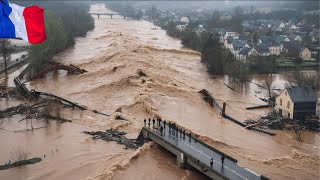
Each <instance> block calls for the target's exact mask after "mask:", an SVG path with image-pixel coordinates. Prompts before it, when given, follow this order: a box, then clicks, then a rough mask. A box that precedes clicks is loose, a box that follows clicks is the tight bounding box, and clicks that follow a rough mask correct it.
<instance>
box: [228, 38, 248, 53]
mask: <svg viewBox="0 0 320 180" xmlns="http://www.w3.org/2000/svg"><path fill="white" fill-rule="evenodd" d="M244 47H249V45H248V44H247V43H246V42H245V41H242V40H234V41H233V42H232V49H233V52H232V53H233V54H236V53H238V52H239V51H240V50H241V49H242V48H244Z"/></svg>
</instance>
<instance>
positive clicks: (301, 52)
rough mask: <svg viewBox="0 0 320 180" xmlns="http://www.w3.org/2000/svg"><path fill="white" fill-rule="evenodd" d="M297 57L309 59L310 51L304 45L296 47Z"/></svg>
mask: <svg viewBox="0 0 320 180" xmlns="http://www.w3.org/2000/svg"><path fill="white" fill-rule="evenodd" d="M297 50H298V52H299V57H300V58H301V59H302V60H310V59H311V51H310V50H309V49H308V48H306V47H299V48H298V49H297Z"/></svg>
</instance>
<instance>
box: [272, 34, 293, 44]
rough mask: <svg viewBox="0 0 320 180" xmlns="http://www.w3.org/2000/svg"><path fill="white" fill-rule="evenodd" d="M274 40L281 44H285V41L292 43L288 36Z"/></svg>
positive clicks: (281, 36)
mask: <svg viewBox="0 0 320 180" xmlns="http://www.w3.org/2000/svg"><path fill="white" fill-rule="evenodd" d="M274 40H275V41H277V42H279V43H283V42H284V41H290V39H289V38H288V36H286V35H278V36H275V37H274Z"/></svg>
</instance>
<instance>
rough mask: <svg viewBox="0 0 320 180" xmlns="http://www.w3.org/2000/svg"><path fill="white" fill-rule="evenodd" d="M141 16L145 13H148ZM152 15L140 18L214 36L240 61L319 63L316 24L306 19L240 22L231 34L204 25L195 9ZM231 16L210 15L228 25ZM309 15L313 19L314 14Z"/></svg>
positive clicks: (228, 31) (203, 17)
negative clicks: (256, 58) (273, 59)
mask: <svg viewBox="0 0 320 180" xmlns="http://www.w3.org/2000/svg"><path fill="white" fill-rule="evenodd" d="M155 10H156V9H153V10H151V11H155ZM234 11H238V12H236V13H238V14H239V15H241V9H240V7H238V9H236V8H235V9H234ZM252 11H254V10H252ZM289 12H290V11H289ZM144 13H147V14H148V11H144ZM243 13H245V12H243ZM252 13H253V12H252ZM271 13H272V12H271ZM283 13H287V12H285V11H284V12H283ZM318 13H319V12H318ZM154 14H157V15H156V16H147V15H144V16H143V17H142V19H145V20H151V21H153V22H154V23H155V24H157V25H160V26H161V27H165V26H168V25H169V23H170V22H171V23H174V24H175V25H176V29H177V30H179V31H185V30H186V29H187V28H191V30H192V31H194V32H196V34H197V35H199V36H200V34H201V33H202V32H211V33H218V34H219V41H220V43H221V44H223V45H224V47H225V48H227V49H228V50H229V51H230V52H231V53H232V54H233V55H234V57H235V58H236V59H238V60H241V61H246V60H247V58H248V57H250V56H253V55H259V56H277V57H279V59H282V60H285V58H287V59H291V60H297V61H299V60H300V61H316V60H317V61H318V60H319V36H320V35H319V32H320V30H319V24H312V22H310V21H308V19H307V18H308V17H302V18H300V19H298V18H289V19H288V17H287V19H288V20H283V19H281V18H279V19H260V18H257V19H254V20H243V21H241V27H240V28H238V30H239V31H235V29H236V28H234V27H231V28H228V27H226V28H225V27H223V26H221V27H217V26H215V27H211V26H210V25H208V24H205V21H207V20H206V17H205V14H206V13H203V12H202V11H201V10H195V11H193V12H192V15H188V16H183V14H182V13H179V12H178V13H177V12H171V11H169V10H161V9H159V10H157V11H156V13H154ZM247 14H248V12H247ZM234 15H235V14H233V15H232V14H231V13H230V12H228V11H225V12H214V13H213V15H212V16H217V17H215V18H216V19H217V20H219V21H225V22H228V21H232V19H233V17H234ZM313 15H314V16H316V14H315V13H314V14H313ZM282 16H283V15H282ZM155 17H156V18H155ZM310 23H311V24H310ZM280 57H281V58H280Z"/></svg>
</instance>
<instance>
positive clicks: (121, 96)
mask: <svg viewBox="0 0 320 180" xmlns="http://www.w3.org/2000/svg"><path fill="white" fill-rule="evenodd" d="M91 11H92V12H99V11H100V12H105V11H107V9H105V8H104V7H103V5H93V6H92V8H91ZM54 60H55V61H57V62H60V63H65V64H69V63H72V64H75V65H77V66H80V68H83V69H86V70H87V71H88V72H87V73H85V74H82V75H78V76H75V75H73V76H65V73H63V72H61V73H60V74H58V75H57V76H51V75H48V77H47V78H45V79H38V80H35V81H32V82H29V83H28V87H29V88H30V89H36V90H39V91H44V92H48V93H52V94H55V95H58V96H61V97H64V98H67V99H69V100H72V101H74V102H77V103H79V104H81V105H85V106H87V107H89V108H90V109H96V110H98V111H101V112H103V113H106V114H110V115H111V116H110V117H105V116H100V115H96V114H92V113H90V112H86V111H84V112H79V111H76V110H70V109H64V110H62V112H60V113H61V115H62V116H64V117H66V118H68V119H72V121H73V122H72V123H65V124H62V125H54V123H53V124H52V126H50V127H49V128H43V129H39V130H37V131H34V132H20V133H16V132H12V131H14V130H13V129H7V130H8V131H7V130H0V135H1V136H0V137H1V142H5V145H2V146H1V147H0V149H1V152H3V153H1V155H0V161H1V162H5V161H6V160H7V159H8V157H10V151H12V149H13V148H14V147H16V146H17V145H18V144H22V145H24V146H26V147H27V148H28V149H29V151H30V152H32V153H31V156H43V154H47V156H46V158H44V160H43V162H41V163H38V164H35V165H31V166H25V167H22V168H17V169H11V170H6V171H1V172H0V179H26V178H28V179H42V178H44V177H45V178H46V179H134V180H135V179H136V180H138V179H142V178H145V179H205V178H206V177H204V176H202V175H201V174H200V173H198V172H194V171H191V170H182V169H179V168H177V167H176V165H175V158H174V157H172V156H171V155H170V154H169V153H168V152H166V151H165V150H163V149H161V148H160V149H159V148H158V147H157V146H151V145H150V144H147V145H145V146H144V147H143V148H141V149H139V150H137V151H134V150H124V149H123V147H122V146H120V145H116V144H114V143H106V142H102V141H93V140H91V138H90V137H88V136H86V135H84V134H81V132H82V131H84V130H105V129H108V128H119V129H121V130H125V131H128V132H129V134H128V137H131V138H135V137H137V135H138V133H139V131H140V128H141V127H142V125H143V119H144V118H146V117H156V116H159V117H161V118H162V119H165V120H170V121H174V122H176V123H178V124H179V125H180V126H182V127H185V128H187V129H190V130H191V131H193V132H194V133H196V134H198V135H200V138H201V139H203V140H204V141H206V142H207V143H209V144H211V145H212V146H214V147H216V148H217V149H220V150H222V151H224V152H226V153H227V154H229V155H231V156H233V157H234V158H236V159H238V162H239V164H240V165H243V166H245V167H248V168H250V169H252V170H253V171H255V172H257V173H259V174H263V175H265V176H267V177H270V178H272V179H319V177H320V173H319V166H320V164H319V134H317V133H310V132H302V134H301V135H302V139H303V142H302V143H301V142H298V141H297V140H296V137H295V134H294V132H291V131H275V133H276V134H277V135H276V136H274V137H271V136H268V135H265V134H262V133H258V132H254V131H249V130H247V129H244V128H242V127H240V126H238V125H236V124H234V123H232V122H230V121H228V120H225V119H224V118H222V117H221V116H220V114H219V112H218V111H217V110H216V109H213V108H211V107H210V106H209V105H208V104H206V103H205V102H204V101H203V100H202V99H201V96H200V94H199V93H198V91H200V90H201V89H207V90H209V92H211V93H212V95H213V96H214V97H215V98H216V99H217V100H218V102H219V104H222V102H226V103H227V114H229V115H230V116H231V117H235V118H237V119H238V120H242V121H243V120H246V119H250V118H252V119H254V118H258V117H259V116H262V115H264V114H265V113H266V112H268V109H264V110H254V111H247V110H246V109H245V108H246V107H249V106H254V105H261V104H264V102H262V101H261V100H260V99H259V98H258V97H263V95H264V94H263V93H264V91H263V89H261V88H259V87H258V86H257V85H254V84H252V83H246V84H238V85H235V86H237V87H235V86H233V88H234V89H235V90H236V91H233V90H231V89H230V88H228V87H227V86H225V85H224V82H226V83H228V78H227V77H224V76H215V77H212V76H210V75H208V74H207V72H206V69H205V67H204V66H203V65H202V64H201V63H200V54H199V53H198V52H194V51H192V50H189V49H183V48H182V47H181V43H180V41H179V40H176V39H173V38H171V37H168V36H167V35H166V32H165V31H163V30H161V29H160V28H159V27H156V26H154V25H153V24H151V23H149V22H146V21H134V20H127V19H109V17H103V16H100V19H97V18H95V29H94V30H93V31H92V32H90V33H88V35H87V37H85V38H78V39H77V40H76V44H75V47H74V48H70V49H68V50H66V51H64V52H63V53H60V54H58V55H57V56H55V58H54ZM141 72H143V73H144V74H145V75H141V74H142V73H141ZM272 78H273V87H274V88H282V87H283V86H284V83H285V81H286V79H288V78H287V77H286V76H284V75H273V77H272ZM266 79H268V76H267V75H255V76H252V77H251V81H252V82H254V83H258V84H262V81H263V80H266ZM260 91H261V92H260ZM0 103H1V107H4V106H8V104H7V105H5V101H1V102H0ZM12 103H13V102H12ZM116 111H121V112H122V113H123V114H124V115H125V116H126V117H127V118H128V119H129V121H116V120H114V116H113V115H115V114H116ZM18 120H19V118H18V117H17V118H14V119H13V120H12V121H13V122H16V121H18ZM10 122H11V121H10ZM16 124H18V123H17V122H16ZM39 126H41V123H40V125H39ZM1 127H2V128H5V129H6V128H8V127H16V126H10V125H8V124H7V125H5V124H4V125H1ZM8 139H10V141H8ZM11 142H15V143H11ZM57 149H58V151H57V152H56V151H55V150H57ZM52 150H53V153H52ZM18 176H19V177H18Z"/></svg>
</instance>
